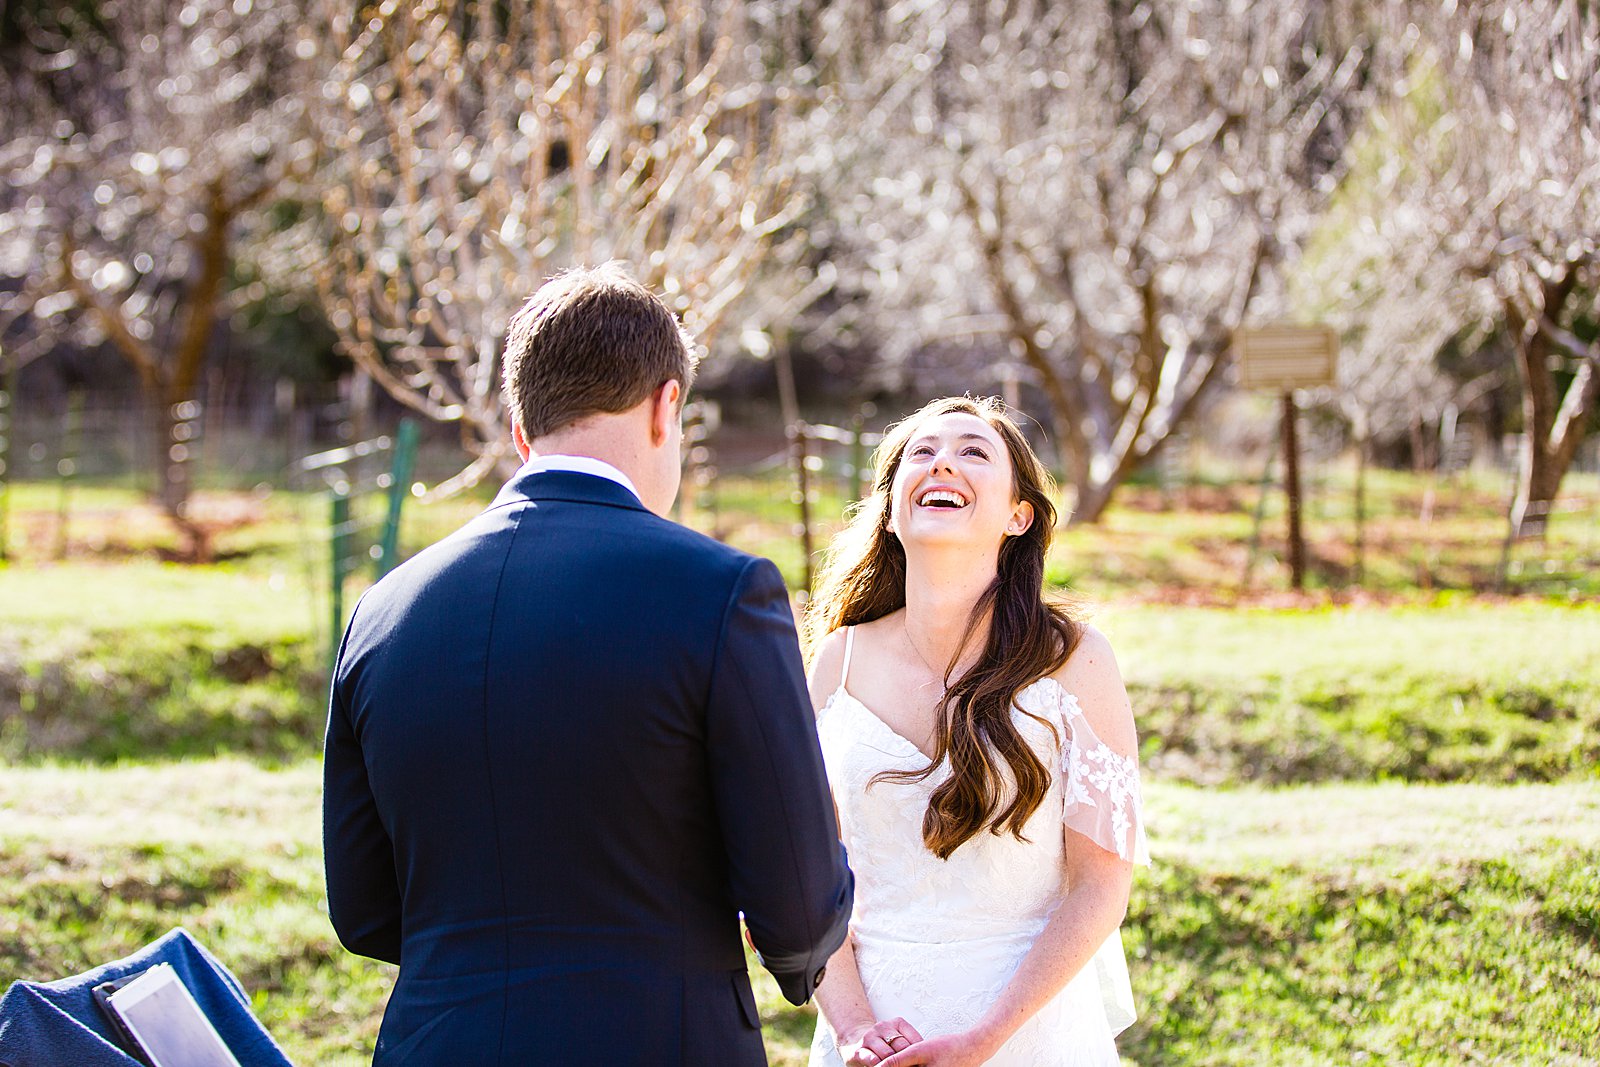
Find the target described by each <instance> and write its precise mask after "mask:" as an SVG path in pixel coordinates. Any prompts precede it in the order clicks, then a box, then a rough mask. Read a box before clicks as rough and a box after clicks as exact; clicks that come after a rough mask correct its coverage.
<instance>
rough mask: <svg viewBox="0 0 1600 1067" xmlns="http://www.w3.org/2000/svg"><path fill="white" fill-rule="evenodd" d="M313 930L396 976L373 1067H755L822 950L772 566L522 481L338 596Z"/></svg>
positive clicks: (821, 841) (808, 985) (827, 808)
mask: <svg viewBox="0 0 1600 1067" xmlns="http://www.w3.org/2000/svg"><path fill="white" fill-rule="evenodd" d="M323 836H324V845H325V849H326V863H327V876H328V908H329V913H330V915H331V917H332V919H333V925H334V928H335V930H337V932H338V934H339V939H340V940H341V941H342V942H343V943H344V944H345V945H346V946H347V947H348V948H349V949H351V950H352V951H354V952H357V953H360V954H362V955H366V956H373V957H376V958H378V959H381V960H388V961H390V962H393V963H398V964H399V965H400V974H399V978H398V979H397V981H396V984H395V987H394V991H393V994H392V995H391V997H390V1000H389V1004H388V1008H387V1010H386V1012H385V1014H384V1020H383V1026H382V1029H381V1030H380V1032H379V1036H378V1044H377V1052H376V1055H375V1057H374V1063H375V1064H402V1063H403V1064H413V1065H430V1064H440V1065H443V1064H452V1065H458V1064H506V1065H511V1064H516V1065H519V1067H520V1065H525V1064H561V1065H581V1064H597V1065H598V1064H605V1065H607V1067H619V1065H627V1064H640V1065H644V1064H650V1065H657V1067H658V1065H663V1064H685V1065H690V1064H693V1065H697V1067H699V1065H724V1064H726V1065H744V1064H749V1065H752V1067H754V1065H758V1064H763V1063H765V1056H764V1052H763V1048H762V1043H761V1031H760V1020H759V1018H758V1017H757V1014H756V1007H755V1001H754V999H753V998H752V996H751V992H750V984H749V979H748V977H747V975H746V972H745V964H744V955H743V949H742V946H741V943H740V936H739V929H738V913H739V912H741V911H742V912H743V913H744V916H745V921H746V925H747V926H748V927H749V929H750V933H751V939H752V941H753V942H754V944H755V946H756V949H757V951H758V952H759V953H760V954H761V957H762V962H763V963H764V964H765V965H766V967H767V968H768V969H769V970H770V971H771V972H772V973H773V975H774V976H775V977H776V978H777V980H778V984H779V986H780V988H781V989H782V990H783V992H784V995H785V996H786V997H788V998H789V999H790V1000H791V1001H793V1002H795V1003H803V1002H804V1001H805V1000H807V999H808V998H809V997H810V995H811V991H812V989H813V988H814V986H815V984H816V982H817V981H819V980H820V973H821V970H822V967H823V964H824V963H825V962H826V960H827V958H828V957H829V956H830V955H831V954H832V953H833V952H834V951H835V950H836V949H837V948H838V947H839V945H840V944H842V943H843V941H844V937H845V932H846V927H847V923H848V920H849V914H850V904H851V894H852V888H853V881H852V878H851V875H850V871H849V868H848V867H847V866H846V864H845V858H844V853H843V849H842V847H841V846H840V844H839V840H838V829H837V826H836V824H835V821H834V814H833V808H832V803H831V800H830V798H829V794H828V790H827V783H826V779H825V777H824V774H823V769H822V755H821V751H820V748H819V745H818V742H817V735H816V727H815V724H814V719H813V716H812V714H811V707H810V702H809V701H808V699H807V697H806V692H805V684H804V678H803V673H802V668H801V663H800V655H799V648H798V645H797V643H796V640H795V632H794V620H793V617H792V615H791V613H790V610H789V602H788V596H787V592H786V591H785V589H784V586H783V582H782V580H781V578H780V577H779V575H778V571H777V568H775V567H774V566H773V565H772V564H771V562H769V561H767V560H764V559H758V558H756V557H752V556H748V555H745V554H744V553H742V552H738V551H736V550H734V549H732V548H729V547H727V546H726V545H721V544H718V543H717V542H715V541H712V540H710V539H709V538H706V537H703V536H701V535H700V534H697V533H694V532H693V531H690V530H687V529H685V528H684V527H681V526H678V525H676V524H674V523H671V522H668V521H666V520H665V519H662V518H659V517H657V516H655V515H653V514H652V513H650V512H649V511H647V510H646V509H645V508H644V507H643V506H642V505H641V504H640V503H639V502H638V500H637V499H635V498H634V497H633V495H632V494H631V493H629V492H628V491H627V490H626V489H625V488H623V487H622V486H620V485H618V484H615V483H613V482H610V481H608V480H606V479H603V478H598V477H595V476H592V475H588V474H578V473H571V472H556V471H551V472H545V473H534V474H523V475H519V476H518V477H516V478H514V479H513V480H512V481H511V482H510V483H508V484H507V485H506V487H505V489H504V490H502V491H501V493H500V495H499V497H498V498H497V499H496V500H495V502H494V504H493V505H492V506H491V507H490V508H489V509H488V510H487V511H485V512H484V513H483V514H482V515H480V516H478V517H477V518H476V519H474V520H473V521H472V522H470V523H468V524H467V525H466V526H465V527H463V528H462V529H461V530H459V531H457V532H456V533H455V534H453V535H452V536H450V537H449V538H447V539H445V540H444V541H441V542H440V543H439V544H437V545H434V546H433V547H431V548H429V549H427V550H426V551H424V552H422V553H420V554H419V555H418V556H416V557H415V558H414V559H412V560H410V561H409V562H407V563H406V564H405V565H403V566H401V567H399V568H397V569H396V570H395V571H393V572H392V573H391V574H390V575H388V576H387V577H385V578H384V579H383V580H382V581H380V582H379V583H378V584H377V585H375V586H373V588H372V589H371V590H369V591H368V592H367V594H366V595H365V596H364V597H363V598H362V599H361V602H360V603H359V605H358V606H357V608H356V610H355V613H354V615H353V617H352V618H351V621H350V625H349V628H348V630H347V631H346V632H345V636H344V642H343V645H342V647H341V649H340V653H339V660H338V665H337V667H336V669H335V672H334V680H333V693H332V700H331V708H330V713H329V717H328V736H327V745H326V752H325V766H324V798H323Z"/></svg>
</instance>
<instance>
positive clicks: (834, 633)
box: [806, 628, 845, 712]
mask: <svg viewBox="0 0 1600 1067" xmlns="http://www.w3.org/2000/svg"><path fill="white" fill-rule="evenodd" d="M844 645H845V631H844V629H843V628H840V629H838V630H830V631H829V632H828V633H826V634H825V635H823V637H822V640H820V641H818V642H817V647H816V648H815V649H813V650H812V653H811V670H810V672H809V673H808V674H807V676H806V685H807V686H808V687H809V688H810V690H811V707H812V710H813V711H818V712H820V711H821V710H822V705H824V704H826V703H827V702H828V698H829V697H831V696H832V695H833V694H834V691H835V690H837V689H838V688H839V682H840V680H841V679H842V678H843V676H844Z"/></svg>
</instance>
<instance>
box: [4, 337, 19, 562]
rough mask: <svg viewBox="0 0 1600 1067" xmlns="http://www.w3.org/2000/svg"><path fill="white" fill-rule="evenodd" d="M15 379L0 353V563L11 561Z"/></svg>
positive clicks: (14, 373)
mask: <svg viewBox="0 0 1600 1067" xmlns="http://www.w3.org/2000/svg"><path fill="white" fill-rule="evenodd" d="M15 377H16V372H15V371H13V370H12V369H11V368H10V367H9V366H5V353H4V352H3V351H0V563H9V562H10V560H11V556H10V549H9V547H8V546H9V544H10V541H11V537H10V534H11V394H12V392H13V391H14V389H15Z"/></svg>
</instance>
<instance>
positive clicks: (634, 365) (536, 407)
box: [504, 263, 696, 440]
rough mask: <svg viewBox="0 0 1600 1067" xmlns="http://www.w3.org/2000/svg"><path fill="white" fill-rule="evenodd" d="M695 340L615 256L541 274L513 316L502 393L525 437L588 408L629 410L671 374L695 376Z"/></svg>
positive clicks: (688, 380)
mask: <svg viewBox="0 0 1600 1067" xmlns="http://www.w3.org/2000/svg"><path fill="white" fill-rule="evenodd" d="M695 362H696V356H695V353H694V343H693V342H692V341H691V340H690V339H689V337H688V335H687V334H685V333H684V331H683V329H682V327H680V326H679V325H678V320H677V317H676V316H674V315H673V314H672V312H671V311H670V310H668V308H667V306H666V305H665V304H663V303H662V302H661V300H660V298H658V297H657V296H656V295H655V294H654V293H652V292H651V291H650V290H648V289H646V288H645V287H644V286H643V285H640V284H639V283H638V282H637V281H635V280H634V279H633V278H632V277H631V276H629V274H628V273H627V271H626V270H624V269H623V268H622V266H621V265H619V264H616V263H607V264H605V265H603V266H600V267H594V268H577V269H574V270H569V271H567V272H566V273H564V274H560V275H557V276H556V277H554V278H552V279H550V280H549V281H548V282H545V283H544V285H542V286H540V287H539V291H538V292H536V293H534V294H533V296H532V298H530V299H529V300H528V302H527V303H526V304H524V305H523V306H522V310H521V311H519V312H517V313H516V315H514V316H512V319H511V329H510V331H509V332H508V333H507V335H506V350H505V367H504V373H505V395H506V404H507V405H508V406H509V407H510V408H511V412H512V415H513V416H514V417H515V418H516V420H517V425H519V426H521V427H522V434H523V436H524V437H526V438H528V439H530V440H531V439H533V438H536V437H544V436H546V435H548V434H552V433H555V432H556V431H557V430H561V429H564V428H566V427H567V426H570V425H572V424H573V423H574V422H577V421H578V420H579V419H582V418H584V417H586V416H588V415H596V414H599V413H601V412H612V413H614V412H618V411H627V410H628V409H629V408H631V407H633V406H635V405H636V404H638V403H639V402H640V401H642V400H644V398H645V397H647V396H649V395H650V394H651V393H653V392H655V390H656V389H658V388H660V386H661V385H663V384H664V383H666V382H668V381H671V380H673V379H677V381H678V382H680V383H681V384H682V385H683V391H684V393H685V394H687V393H688V391H689V386H690V385H691V384H693V382H694V369H695Z"/></svg>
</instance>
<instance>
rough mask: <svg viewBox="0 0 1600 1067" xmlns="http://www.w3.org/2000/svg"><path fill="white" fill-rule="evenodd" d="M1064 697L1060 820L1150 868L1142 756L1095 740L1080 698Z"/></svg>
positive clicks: (1103, 845) (1062, 708)
mask: <svg viewBox="0 0 1600 1067" xmlns="http://www.w3.org/2000/svg"><path fill="white" fill-rule="evenodd" d="M1060 693H1061V720H1062V725H1063V727H1065V730H1066V733H1065V736H1064V737H1063V738H1062V745H1061V776H1062V779H1063V784H1064V792H1065V794H1066V806H1065V808H1064V809H1063V811H1062V819H1063V820H1064V821H1065V822H1066V824H1067V828H1068V829H1071V830H1076V831H1077V832H1078V833H1080V834H1082V835H1083V836H1084V837H1087V838H1088V839H1089V840H1090V841H1093V842H1094V843H1095V844H1097V845H1099V846H1100V847H1101V848H1103V849H1105V850H1106V851H1107V852H1115V853H1116V854H1117V855H1119V856H1121V857H1122V858H1123V859H1125V860H1132V861H1133V862H1134V863H1139V864H1148V863H1149V862H1150V850H1149V846H1148V844H1147V842H1146V841H1145V835H1144V812H1143V803H1142V801H1141V800H1140V796H1139V758H1138V756H1124V755H1122V754H1121V753H1119V752H1117V751H1116V750H1114V749H1113V748H1112V747H1111V746H1110V745H1107V744H1106V743H1105V742H1104V741H1101V740H1100V739H1099V738H1098V737H1096V736H1095V733H1094V730H1093V728H1091V727H1090V726H1089V720H1088V718H1087V717H1086V716H1085V715H1084V713H1083V709H1082V708H1081V707H1079V706H1078V698H1077V697H1075V696H1073V695H1072V694H1071V693H1069V692H1067V691H1066V690H1065V689H1061V690H1060Z"/></svg>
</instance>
